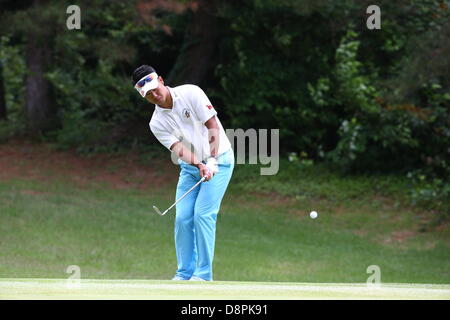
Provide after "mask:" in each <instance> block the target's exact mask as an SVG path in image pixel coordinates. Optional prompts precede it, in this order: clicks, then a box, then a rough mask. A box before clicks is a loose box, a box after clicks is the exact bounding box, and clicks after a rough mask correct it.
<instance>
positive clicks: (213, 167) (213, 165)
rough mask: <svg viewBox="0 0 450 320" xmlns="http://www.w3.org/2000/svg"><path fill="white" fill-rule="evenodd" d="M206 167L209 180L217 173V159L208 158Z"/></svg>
mask: <svg viewBox="0 0 450 320" xmlns="http://www.w3.org/2000/svg"><path fill="white" fill-rule="evenodd" d="M206 167H207V168H208V169H209V172H211V178H212V177H213V176H214V175H215V174H216V173H217V172H219V165H218V164H217V159H216V158H214V157H210V158H208V160H206Z"/></svg>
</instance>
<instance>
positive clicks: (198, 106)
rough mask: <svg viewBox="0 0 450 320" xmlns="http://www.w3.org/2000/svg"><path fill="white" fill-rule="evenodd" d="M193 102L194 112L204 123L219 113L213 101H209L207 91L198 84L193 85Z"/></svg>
mask: <svg viewBox="0 0 450 320" xmlns="http://www.w3.org/2000/svg"><path fill="white" fill-rule="evenodd" d="M192 87H193V90H192V93H191V94H192V96H191V102H192V107H193V109H194V112H195V113H196V114H197V116H198V118H199V119H200V121H201V122H202V124H204V123H205V122H206V121H208V120H209V119H211V118H212V117H214V116H215V115H217V112H216V110H215V109H214V107H213V105H212V103H211V101H209V99H208V97H207V96H206V94H205V92H204V91H203V90H202V89H201V88H200V87H198V86H192Z"/></svg>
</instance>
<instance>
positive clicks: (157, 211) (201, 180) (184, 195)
mask: <svg viewBox="0 0 450 320" xmlns="http://www.w3.org/2000/svg"><path fill="white" fill-rule="evenodd" d="M205 179H206V177H203V178H201V179H200V180H199V181H198V182H197V183H196V184H195V185H194V186H193V187H192V188H190V189H189V190H188V191H187V192H186V193H185V194H183V195H182V196H181V197H180V198H179V199H178V200H177V201H175V203H174V204H173V205H171V206H170V207H169V208H168V209H167V210H166V211H164V212H161V211H160V210H159V209H158V207H157V206H153V209H155V211H156V213H157V214H159V215H161V216H163V215H165V214H166V213H167V212H169V210H170V209H172V208H173V207H174V206H175V205H176V204H177V203H178V202H180V201H181V199H183V198H184V197H186V196H187V195H188V194H189V193H190V192H191V191H192V190H194V189H195V187H197V186H198V185H199V184H200V183H202V182H203V181H205Z"/></svg>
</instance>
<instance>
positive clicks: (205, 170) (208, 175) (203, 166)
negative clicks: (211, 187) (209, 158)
mask: <svg viewBox="0 0 450 320" xmlns="http://www.w3.org/2000/svg"><path fill="white" fill-rule="evenodd" d="M196 167H197V168H198V170H200V177H201V178H203V177H206V179H205V181H209V180H211V178H212V177H213V174H212V173H211V171H210V169H209V168H208V167H207V166H206V164H203V163H199V164H198V165H197V166H196Z"/></svg>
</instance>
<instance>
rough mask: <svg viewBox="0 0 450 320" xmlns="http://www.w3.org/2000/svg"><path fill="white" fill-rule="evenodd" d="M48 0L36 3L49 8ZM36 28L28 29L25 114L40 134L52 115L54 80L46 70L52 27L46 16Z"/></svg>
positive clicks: (32, 126) (31, 131)
mask: <svg viewBox="0 0 450 320" xmlns="http://www.w3.org/2000/svg"><path fill="white" fill-rule="evenodd" d="M46 3H47V1H45V0H34V1H33V6H35V7H36V8H38V10H45V9H46V8H45V4H46ZM36 23H37V24H38V25H36V27H35V29H33V30H30V31H29V32H28V40H27V45H26V58H25V59H26V67H27V75H26V82H25V84H26V90H25V91H26V92H25V117H26V120H27V129H28V131H29V133H31V134H39V133H42V132H43V131H45V130H46V129H48V128H49V126H50V123H51V119H52V115H51V112H50V111H51V110H50V98H49V89H50V84H49V82H48V80H47V79H45V72H46V71H47V67H48V65H49V60H50V52H51V49H50V42H49V41H51V40H50V38H51V37H50V33H49V29H50V27H49V26H48V25H46V23H47V22H46V21H45V20H43V19H39V18H38V19H36Z"/></svg>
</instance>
